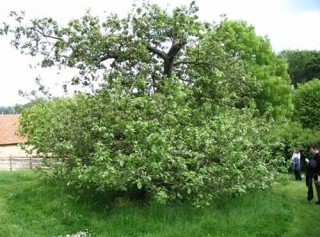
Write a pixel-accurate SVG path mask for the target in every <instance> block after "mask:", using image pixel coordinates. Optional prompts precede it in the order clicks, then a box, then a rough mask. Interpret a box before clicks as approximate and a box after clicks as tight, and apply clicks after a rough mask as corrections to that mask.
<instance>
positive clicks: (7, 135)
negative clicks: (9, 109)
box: [0, 114, 27, 145]
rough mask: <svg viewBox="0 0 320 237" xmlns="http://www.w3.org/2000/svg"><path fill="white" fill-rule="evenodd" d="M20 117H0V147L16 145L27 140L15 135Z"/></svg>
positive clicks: (16, 115)
mask: <svg viewBox="0 0 320 237" xmlns="http://www.w3.org/2000/svg"><path fill="white" fill-rule="evenodd" d="M20 116H21V115H20V114H8V115H0V145H10V144H18V143H19V142H26V141H27V138H22V137H19V136H17V135H16V134H15V132H16V130H17V129H18V126H19V118H20Z"/></svg>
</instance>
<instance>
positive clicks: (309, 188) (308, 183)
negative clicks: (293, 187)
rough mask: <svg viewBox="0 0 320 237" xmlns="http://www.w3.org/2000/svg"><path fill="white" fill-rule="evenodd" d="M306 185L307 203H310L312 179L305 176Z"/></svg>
mask: <svg viewBox="0 0 320 237" xmlns="http://www.w3.org/2000/svg"><path fill="white" fill-rule="evenodd" d="M306 184H307V186H308V197H307V199H308V201H311V200H312V199H313V187H312V177H311V176H306Z"/></svg>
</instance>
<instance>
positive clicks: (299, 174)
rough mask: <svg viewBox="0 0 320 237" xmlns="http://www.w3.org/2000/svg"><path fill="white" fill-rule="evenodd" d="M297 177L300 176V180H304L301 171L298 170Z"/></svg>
mask: <svg viewBox="0 0 320 237" xmlns="http://www.w3.org/2000/svg"><path fill="white" fill-rule="evenodd" d="M297 176H298V180H302V178H301V172H300V170H297Z"/></svg>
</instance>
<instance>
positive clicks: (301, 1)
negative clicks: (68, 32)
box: [0, 0, 320, 106]
mask: <svg viewBox="0 0 320 237" xmlns="http://www.w3.org/2000/svg"><path fill="white" fill-rule="evenodd" d="M150 2H152V3H157V4H159V5H160V6H162V7H166V6H168V5H169V6H170V7H175V6H180V5H183V4H184V5H188V4H189V3H190V2H191V0H189V1H187V0H184V1H183V0H170V1H169V0H150ZM132 3H133V0H118V1H113V0H112V1H111V0H89V1H84V0H54V1H52V0H50V1H49V0H7V1H4V0H3V1H0V24H2V22H8V20H9V18H8V17H7V16H8V15H9V13H10V11H25V12H26V16H27V17H29V18H37V17H48V16H50V17H52V18H54V19H55V20H57V21H58V22H59V23H61V24H66V23H67V22H68V21H69V20H70V19H72V18H79V17H81V16H82V15H84V13H85V10H86V9H88V8H91V11H92V14H93V15H104V14H105V13H104V12H106V13H110V12H115V13H118V14H120V15H125V14H126V13H127V12H128V11H130V10H131V8H132ZM196 4H197V5H198V6H199V8H200V11H199V16H200V19H201V20H205V21H209V22H212V21H219V19H220V14H227V17H228V19H232V20H239V19H241V20H245V21H247V22H248V23H250V24H252V25H253V26H254V27H255V29H256V33H257V34H258V35H261V36H266V35H267V36H268V38H269V39H270V41H271V44H272V47H273V49H274V51H275V52H279V51H281V50H284V49H299V50H304V49H308V50H320V0H196ZM35 62H36V61H35V59H33V58H30V57H29V56H24V55H21V54H20V53H19V52H18V51H17V50H15V49H14V48H12V47H11V46H10V36H8V37H7V36H6V37H5V36H0V70H1V74H0V78H1V79H0V82H1V83H0V106H12V105H15V104H16V103H19V104H24V103H27V102H28V100H26V99H24V98H22V97H20V96H19V95H18V90H22V91H31V90H33V89H37V87H36V85H35V83H34V79H35V78H36V77H37V76H39V75H41V77H42V78H43V82H44V84H45V85H46V86H48V87H50V88H51V91H52V92H53V95H55V96H60V95H62V89H61V84H62V82H64V81H67V80H70V78H71V77H72V76H73V75H74V74H73V72H71V71H65V72H63V73H62V74H60V75H57V71H56V69H40V68H37V69H31V68H30V67H29V64H32V63H35Z"/></svg>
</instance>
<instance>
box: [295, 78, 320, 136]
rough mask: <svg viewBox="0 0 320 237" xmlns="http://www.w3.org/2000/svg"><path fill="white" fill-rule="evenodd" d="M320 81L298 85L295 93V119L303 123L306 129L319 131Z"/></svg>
mask: <svg viewBox="0 0 320 237" xmlns="http://www.w3.org/2000/svg"><path fill="white" fill-rule="evenodd" d="M319 90H320V80H319V79H314V80H311V81H308V82H306V83H304V84H298V88H297V89H296V90H295V92H294V96H293V104H294V108H295V112H294V119H295V120H297V121H299V122H301V124H302V126H303V127H304V128H309V129H314V130H318V128H319V126H320V110H319V109H318V108H319V106H320V97H319Z"/></svg>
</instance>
